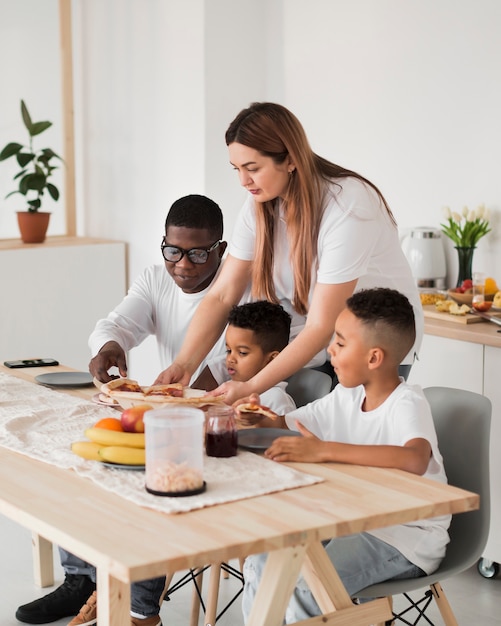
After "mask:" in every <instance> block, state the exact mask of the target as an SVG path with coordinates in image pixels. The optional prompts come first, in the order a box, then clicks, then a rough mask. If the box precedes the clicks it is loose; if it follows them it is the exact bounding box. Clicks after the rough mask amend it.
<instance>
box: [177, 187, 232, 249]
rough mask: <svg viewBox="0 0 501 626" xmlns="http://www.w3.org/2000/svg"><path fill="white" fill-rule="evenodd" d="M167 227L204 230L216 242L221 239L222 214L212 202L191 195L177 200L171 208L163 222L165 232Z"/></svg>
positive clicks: (208, 199) (203, 197) (204, 197)
mask: <svg viewBox="0 0 501 626" xmlns="http://www.w3.org/2000/svg"><path fill="white" fill-rule="evenodd" d="M169 226H182V227H184V228H197V229H206V230H208V231H210V233H211V234H212V236H213V237H214V241H218V240H220V239H222V238H223V213H222V211H221V209H220V208H219V205H218V204H216V203H215V202H214V200H211V199H210V198H207V196H200V195H197V194H192V195H189V196H184V197H182V198H179V200H176V201H175V202H174V204H173V205H172V206H171V208H170V210H169V213H168V214H167V218H166V220H165V230H166V231H167V229H168V228H169Z"/></svg>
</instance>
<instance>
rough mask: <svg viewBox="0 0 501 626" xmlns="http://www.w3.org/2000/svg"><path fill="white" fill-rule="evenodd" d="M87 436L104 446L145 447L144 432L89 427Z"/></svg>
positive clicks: (86, 432)
mask: <svg viewBox="0 0 501 626" xmlns="http://www.w3.org/2000/svg"><path fill="white" fill-rule="evenodd" d="M85 436H86V437H87V439H90V440H91V441H93V442H95V443H99V444H100V445H102V446H125V447H127V448H144V433H121V432H119V431H116V430H108V429H107V428H87V430H86V431H85Z"/></svg>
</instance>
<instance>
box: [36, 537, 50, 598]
mask: <svg viewBox="0 0 501 626" xmlns="http://www.w3.org/2000/svg"><path fill="white" fill-rule="evenodd" d="M31 542H32V551H33V576H34V578H35V584H36V585H38V586H39V587H51V586H52V585H53V584H54V561H53V557H52V542H51V541H47V539H44V537H41V536H40V535H37V534H36V533H31Z"/></svg>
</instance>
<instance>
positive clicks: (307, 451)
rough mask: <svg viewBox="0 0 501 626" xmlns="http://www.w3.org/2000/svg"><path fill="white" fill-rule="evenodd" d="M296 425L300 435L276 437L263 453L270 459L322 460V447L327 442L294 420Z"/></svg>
mask: <svg viewBox="0 0 501 626" xmlns="http://www.w3.org/2000/svg"><path fill="white" fill-rule="evenodd" d="M296 426H297V428H298V430H299V432H300V433H301V435H302V437H278V439H275V441H273V443H272V444H271V446H270V447H269V448H268V449H267V450H266V451H265V453H264V455H265V456H266V457H267V458H269V459H271V460H272V461H297V462H303V463H320V462H322V461H323V460H324V459H323V455H322V448H323V446H324V445H325V444H326V443H328V442H326V441H323V440H322V439H319V438H318V437H316V436H315V435H314V434H313V433H311V432H310V431H309V430H308V429H307V428H305V427H304V426H303V425H302V424H301V422H298V421H296Z"/></svg>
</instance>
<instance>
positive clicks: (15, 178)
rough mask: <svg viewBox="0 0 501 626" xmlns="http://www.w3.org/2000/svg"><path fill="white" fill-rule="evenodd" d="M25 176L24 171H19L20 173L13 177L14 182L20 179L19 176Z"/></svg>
mask: <svg viewBox="0 0 501 626" xmlns="http://www.w3.org/2000/svg"><path fill="white" fill-rule="evenodd" d="M25 174H26V170H21V171H20V172H18V173H17V174H16V175H15V176H14V180H17V179H18V178H21V176H24V175H25Z"/></svg>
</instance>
